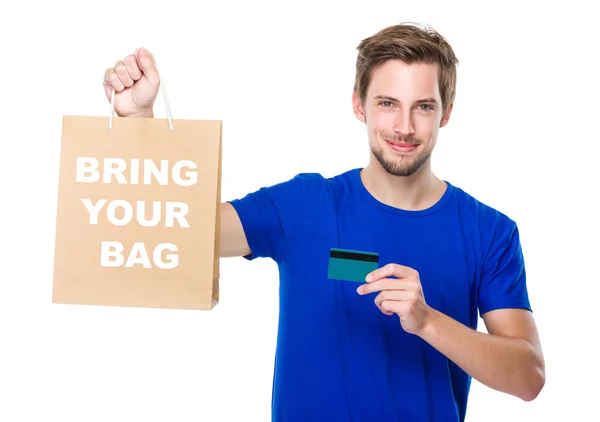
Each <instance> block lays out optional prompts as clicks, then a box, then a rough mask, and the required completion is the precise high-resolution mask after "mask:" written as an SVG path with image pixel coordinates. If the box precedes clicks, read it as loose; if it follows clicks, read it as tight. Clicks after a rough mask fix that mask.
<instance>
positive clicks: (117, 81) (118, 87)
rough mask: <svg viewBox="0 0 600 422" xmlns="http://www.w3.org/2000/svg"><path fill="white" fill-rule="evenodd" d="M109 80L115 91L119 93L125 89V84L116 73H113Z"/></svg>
mask: <svg viewBox="0 0 600 422" xmlns="http://www.w3.org/2000/svg"><path fill="white" fill-rule="evenodd" d="M108 80H109V81H110V83H111V85H112V86H113V88H114V89H115V90H117V91H119V90H121V89H123V83H122V82H121V80H120V79H119V77H118V76H117V75H116V74H115V73H111V74H110V76H109V79H108Z"/></svg>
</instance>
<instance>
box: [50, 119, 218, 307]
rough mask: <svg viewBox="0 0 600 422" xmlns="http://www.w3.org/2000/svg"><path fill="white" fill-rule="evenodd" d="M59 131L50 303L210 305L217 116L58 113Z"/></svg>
mask: <svg viewBox="0 0 600 422" xmlns="http://www.w3.org/2000/svg"><path fill="white" fill-rule="evenodd" d="M111 116H112V114H111ZM109 121H110V124H109ZM171 125H172V130H171ZM62 130H63V131H62V149H61V156H60V175H59V187H58V204H57V207H58V210H57V218H56V244H55V260H54V263H55V268H54V281H53V292H52V302H53V303H61V304H82V305H105V306H127V307H147V308H171V309H204V310H208V309H212V308H213V307H214V306H215V305H216V304H217V303H218V300H219V225H220V219H219V216H220V211H219V210H220V202H221V136H222V132H221V122H220V121H207V120H172V119H171V118H170V116H169V119H168V121H167V119H157V118H154V119H152V118H115V119H114V120H113V119H112V117H111V118H110V119H109V117H108V116H107V117H83V116H65V117H64V119H63V127H62Z"/></svg>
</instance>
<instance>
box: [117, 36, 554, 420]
mask: <svg viewBox="0 0 600 422" xmlns="http://www.w3.org/2000/svg"><path fill="white" fill-rule="evenodd" d="M456 65H457V60H456V57H455V56H454V53H453V51H452V49H451V47H450V46H449V45H448V43H447V42H446V41H445V39H444V38H443V37H441V36H440V35H439V34H437V33H436V32H434V31H433V30H423V29H421V28H418V27H415V26H411V25H397V26H393V27H389V28H386V29H384V30H382V31H380V32H379V33H377V34H375V35H373V36H372V37H370V38H367V39H365V40H364V41H362V42H361V43H360V45H359V46H358V60H357V66H356V84H355V87H354V96H353V104H354V113H355V114H356V117H357V118H358V119H359V120H360V121H361V122H364V123H365V125H366V128H367V132H368V142H369V145H370V149H371V159H370V162H369V164H368V166H367V167H366V168H364V169H352V170H349V171H348V172H345V173H343V174H340V175H338V176H336V177H333V178H324V177H323V176H321V175H319V174H300V175H298V176H296V177H294V178H292V179H291V180H287V181H284V182H280V183H278V184H276V185H273V186H270V187H265V188H262V189H260V190H258V191H256V192H253V193H251V194H248V195H247V196H245V197H243V198H239V199H236V200H232V201H229V202H226V203H224V204H223V205H222V232H221V245H222V250H221V256H244V257H246V258H247V259H255V258H258V257H266V258H271V259H273V260H274V261H275V262H276V263H277V264H278V266H279V271H280V316H279V331H278V342H277V352H276V363H275V374H274V383H273V403H272V405H273V416H272V417H273V420H276V421H312V422H316V421H355V422H357V421H369V422H370V421H444V422H449V421H463V420H464V418H465V413H466V406H467V396H468V392H469V386H470V381H471V378H472V377H473V378H475V379H477V380H479V381H480V382H482V383H483V384H485V385H487V386H489V387H490V388H493V389H496V390H498V391H502V392H505V393H507V394H511V395H514V396H517V397H519V398H521V399H523V400H533V399H534V398H535V397H536V396H537V395H538V394H539V392H540V391H541V389H542V387H543V385H544V381H545V372H544V371H545V370H544V359H543V356H542V351H541V347H540V342H539V339H538V334H537V329H536V325H535V323H534V320H533V318H532V313H531V309H530V303H529V299H528V293H527V287H526V279H525V266H524V261H523V256H522V252H521V247H520V240H519V232H518V229H517V226H516V224H515V222H514V221H512V220H511V219H509V218H508V217H507V216H505V215H504V214H502V213H500V212H499V211H496V210H494V209H492V208H491V207H489V206H486V205H485V204H483V203H481V202H479V201H478V200H476V199H474V198H473V197H471V196H470V195H469V194H467V193H465V192H464V191H463V190H461V189H460V188H458V187H455V186H453V185H452V184H450V183H448V182H445V181H443V180H440V179H439V178H438V177H436V176H435V174H434V173H433V172H432V169H431V161H430V159H429V158H430V155H431V153H432V151H433V149H434V147H435V144H436V141H437V137H438V131H439V130H440V128H442V127H444V126H445V125H446V124H447V123H448V120H449V118H450V114H451V111H452V106H453V100H454V96H455V83H456ZM158 85H159V78H158V74H157V72H156V69H155V67H154V65H153V60H152V57H151V55H150V54H149V53H148V51H146V50H144V49H139V50H136V51H135V52H134V54H132V55H130V56H128V57H126V58H125V59H124V60H123V61H119V62H117V64H116V65H115V66H114V67H112V68H109V69H107V71H106V73H105V88H106V94H107V97H108V98H109V99H110V94H111V91H112V89H113V88H114V89H115V92H116V102H115V110H116V112H117V114H118V115H120V116H130V117H153V113H152V107H153V103H154V101H155V98H156V94H157V92H158V88H159V86H158ZM331 248H344V249H351V250H362V251H372V252H377V253H379V255H380V261H379V263H380V268H379V269H377V270H375V271H373V272H372V273H371V274H370V276H369V277H367V279H366V280H365V281H366V283H355V282H351V281H342V280H332V279H329V278H328V263H329V256H330V249H331ZM478 312H479V313H480V314H481V315H482V318H483V320H484V322H485V325H486V328H487V330H488V332H489V334H485V333H481V332H478V331H476V324H477V317H478Z"/></svg>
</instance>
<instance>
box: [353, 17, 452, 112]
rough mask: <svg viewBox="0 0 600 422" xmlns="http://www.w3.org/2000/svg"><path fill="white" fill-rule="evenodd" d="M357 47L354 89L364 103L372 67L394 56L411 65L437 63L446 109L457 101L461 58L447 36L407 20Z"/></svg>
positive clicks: (443, 105)
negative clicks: (457, 82)
mask: <svg viewBox="0 0 600 422" xmlns="http://www.w3.org/2000/svg"><path fill="white" fill-rule="evenodd" d="M357 50H358V57H357V58H356V79H355V82H354V91H355V92H356V94H357V95H358V98H359V99H360V101H361V103H362V102H364V100H365V97H366V95H367V88H368V87H369V83H370V81H371V71H372V69H373V68H374V67H376V66H378V65H380V64H382V63H383V62H385V61H386V60H391V59H399V60H402V61H403V62H405V63H409V64H410V63H418V62H421V63H437V64H438V65H439V66H440V74H439V80H438V83H439V86H440V96H441V98H442V107H443V109H444V110H446V109H447V107H448V106H449V105H450V104H451V103H452V102H453V101H454V97H455V95H456V67H457V65H458V59H457V58H456V56H455V55H454V51H453V50H452V47H450V44H449V43H448V42H447V41H446V39H445V38H444V37H442V36H441V35H440V34H439V33H438V32H436V31H435V30H433V29H432V28H431V27H429V26H425V25H421V26H419V25H416V24H408V23H403V24H399V25H394V26H389V27H387V28H384V29H382V30H381V31H379V32H377V33H376V34H374V35H372V36H371V37H369V38H366V39H364V40H362V41H361V42H360V44H359V45H358V47H357Z"/></svg>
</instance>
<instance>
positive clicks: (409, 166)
mask: <svg viewBox="0 0 600 422" xmlns="http://www.w3.org/2000/svg"><path fill="white" fill-rule="evenodd" d="M385 139H389V140H390V141H396V142H400V141H402V142H407V143H411V144H422V142H419V141H417V140H416V139H415V138H413V137H410V136H409V137H400V138H398V137H385V138H384V139H383V141H384V142H385ZM371 152H372V153H373V155H374V156H375V158H376V159H377V161H378V162H379V164H381V167H383V169H384V170H385V171H386V172H388V173H389V174H391V175H393V176H398V177H407V176H412V175H413V174H415V173H416V172H417V171H418V170H419V169H420V168H421V167H423V164H425V163H426V162H427V160H429V158H430V157H431V152H422V153H421V154H420V155H418V156H417V157H416V158H414V159H413V160H410V161H409V159H407V157H403V158H402V159H395V160H394V159H387V158H386V157H385V153H384V149H383V147H381V146H371Z"/></svg>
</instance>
